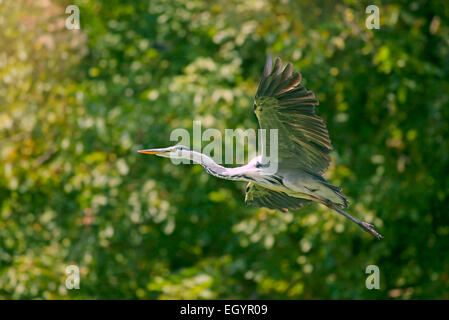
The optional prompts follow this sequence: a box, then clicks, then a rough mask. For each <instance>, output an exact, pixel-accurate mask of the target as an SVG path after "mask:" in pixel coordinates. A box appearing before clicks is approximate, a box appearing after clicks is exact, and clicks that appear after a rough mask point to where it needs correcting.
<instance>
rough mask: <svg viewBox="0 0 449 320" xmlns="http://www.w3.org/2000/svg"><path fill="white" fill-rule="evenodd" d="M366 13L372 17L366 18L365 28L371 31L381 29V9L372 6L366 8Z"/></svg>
mask: <svg viewBox="0 0 449 320" xmlns="http://www.w3.org/2000/svg"><path fill="white" fill-rule="evenodd" d="M365 13H370V15H369V16H368V17H366V20H365V26H366V27H367V28H368V29H370V30H371V29H380V23H379V7H378V6H375V5H373V4H372V5H370V6H368V7H366V10H365Z"/></svg>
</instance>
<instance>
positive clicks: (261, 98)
mask: <svg viewBox="0 0 449 320" xmlns="http://www.w3.org/2000/svg"><path fill="white" fill-rule="evenodd" d="M301 81H302V76H301V75H300V74H299V73H298V72H293V65H292V64H291V63H288V64H287V65H286V66H285V68H283V66H282V62H281V60H280V59H279V58H277V59H276V61H275V64H274V67H273V66H272V61H271V58H270V57H268V59H267V62H266V64H265V69H264V72H263V75H262V79H261V82H260V84H259V87H258V89H257V93H256V96H255V98H254V104H253V110H254V112H255V114H256V116H257V119H258V120H259V126H260V127H261V128H262V129H276V130H278V145H277V149H278V157H277V159H275V160H274V161H276V166H275V167H276V168H277V170H275V172H273V170H272V167H269V166H267V165H265V164H267V163H269V160H268V159H267V158H265V156H264V155H265V152H264V151H266V150H271V146H270V145H269V144H268V145H266V146H265V147H266V150H264V151H263V152H262V154H261V155H259V156H257V157H256V158H254V159H252V160H251V161H250V162H249V163H248V164H246V165H244V166H242V167H238V168H226V167H223V166H221V165H219V164H217V163H215V162H214V161H213V159H211V158H210V157H208V156H206V155H203V154H201V153H199V152H196V151H193V150H189V149H188V148H186V147H184V146H174V147H170V148H165V149H149V150H141V151H139V152H142V153H150V154H156V155H159V156H164V157H172V158H173V157H176V158H180V159H190V160H192V161H193V162H194V163H198V164H201V165H202V166H203V167H204V169H205V171H206V172H207V173H209V174H211V175H214V176H216V177H218V178H222V179H228V180H237V181H247V182H248V185H247V187H246V196H245V203H246V204H247V205H253V206H259V207H267V208H270V209H279V210H282V211H286V210H288V209H299V208H301V207H302V206H303V204H304V203H307V202H311V201H314V202H318V203H322V204H324V205H326V206H328V207H329V208H332V209H334V210H336V211H337V212H339V213H340V214H342V215H344V216H345V217H347V218H349V219H350V220H352V221H353V222H355V223H356V224H358V225H359V226H360V227H361V228H363V229H364V230H365V231H367V232H369V233H370V234H372V235H374V236H375V237H377V238H379V239H380V238H381V237H382V236H381V235H380V234H378V233H377V232H376V231H375V230H374V228H373V226H372V225H370V224H368V223H366V222H361V221H359V220H358V219H356V218H354V217H352V216H351V215H349V214H348V213H347V212H345V211H344V210H343V208H347V206H348V201H347V200H346V197H345V196H344V195H343V193H342V191H341V188H339V187H336V186H333V185H332V184H330V183H329V182H327V181H326V180H325V179H324V178H323V176H322V175H323V173H324V172H325V171H326V169H327V168H328V166H329V163H330V156H329V153H330V151H331V150H332V145H331V141H330V138H329V134H328V131H327V128H326V125H325V124H324V122H323V120H322V119H321V118H320V117H318V116H317V115H316V114H315V106H316V105H318V100H317V98H316V97H315V94H314V93H313V92H312V91H310V90H307V89H306V87H304V86H303V85H301ZM267 142H268V141H267ZM270 161H273V159H270Z"/></svg>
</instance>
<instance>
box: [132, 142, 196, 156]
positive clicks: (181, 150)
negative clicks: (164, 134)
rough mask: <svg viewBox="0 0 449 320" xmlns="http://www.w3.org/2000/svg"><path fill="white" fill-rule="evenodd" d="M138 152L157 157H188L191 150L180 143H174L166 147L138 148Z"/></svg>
mask: <svg viewBox="0 0 449 320" xmlns="http://www.w3.org/2000/svg"><path fill="white" fill-rule="evenodd" d="M137 152H139V153H144V154H154V155H156V156H159V157H165V158H171V159H190V158H191V154H190V153H191V150H190V149H189V148H187V147H185V146H182V145H176V146H173V147H168V148H160V149H146V150H138V151H137Z"/></svg>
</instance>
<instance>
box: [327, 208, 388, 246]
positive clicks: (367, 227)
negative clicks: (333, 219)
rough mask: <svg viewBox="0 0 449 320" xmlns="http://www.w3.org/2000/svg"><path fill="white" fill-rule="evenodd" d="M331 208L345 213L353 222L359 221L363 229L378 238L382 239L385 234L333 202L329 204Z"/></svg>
mask: <svg viewBox="0 0 449 320" xmlns="http://www.w3.org/2000/svg"><path fill="white" fill-rule="evenodd" d="M328 206H329V207H330V208H331V209H334V210H335V211H337V212H338V213H340V214H342V215H344V216H345V217H346V218H348V219H350V220H352V221H353V222H355V223H357V224H358V225H359V226H360V227H361V228H362V229H363V230H365V231H366V232H368V233H370V234H372V235H373V236H375V237H376V238H377V239H382V238H383V236H382V235H381V234H380V233H378V232H377V231H376V230H374V226H373V225H372V224H369V223H366V222H363V221H360V220H359V219H356V218H354V217H353V216H351V215H350V214H349V213H347V212H346V211H344V210H343V209H341V208H339V207H338V206H336V205H334V204H331V205H328Z"/></svg>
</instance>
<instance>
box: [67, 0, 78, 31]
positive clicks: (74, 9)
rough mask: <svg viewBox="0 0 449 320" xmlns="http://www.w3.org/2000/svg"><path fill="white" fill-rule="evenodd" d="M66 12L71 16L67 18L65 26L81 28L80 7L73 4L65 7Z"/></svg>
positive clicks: (74, 28)
mask: <svg viewBox="0 0 449 320" xmlns="http://www.w3.org/2000/svg"><path fill="white" fill-rule="evenodd" d="M65 13H67V14H70V16H68V17H67V19H65V27H66V28H67V29H69V30H79V29H80V8H78V6H75V5H73V4H72V5H70V6H68V7H67V8H66V9H65Z"/></svg>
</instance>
